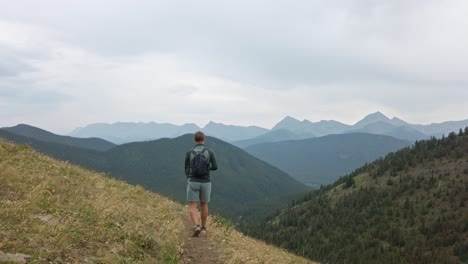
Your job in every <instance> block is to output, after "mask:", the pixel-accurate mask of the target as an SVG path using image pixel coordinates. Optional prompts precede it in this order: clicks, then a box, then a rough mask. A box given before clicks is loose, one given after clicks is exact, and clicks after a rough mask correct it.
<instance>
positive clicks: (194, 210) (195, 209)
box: [189, 202, 198, 226]
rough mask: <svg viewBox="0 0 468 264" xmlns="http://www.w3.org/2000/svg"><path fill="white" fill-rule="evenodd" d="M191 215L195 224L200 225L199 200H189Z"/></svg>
mask: <svg viewBox="0 0 468 264" xmlns="http://www.w3.org/2000/svg"><path fill="white" fill-rule="evenodd" d="M189 209H190V217H192V222H193V225H194V226H197V225H198V202H189Z"/></svg>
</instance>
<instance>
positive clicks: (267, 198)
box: [0, 129, 310, 222]
mask: <svg viewBox="0 0 468 264" xmlns="http://www.w3.org/2000/svg"><path fill="white" fill-rule="evenodd" d="M0 137H3V138H5V139H8V140H10V141H13V142H15V143H20V144H28V145H30V146H32V147H33V148H35V149H37V150H39V151H40V152H42V153H45V154H47V155H50V156H52V157H55V158H58V159H61V160H65V161H69V162H71V163H74V164H77V165H80V166H83V167H86V168H90V169H93V170H96V171H100V172H104V173H106V174H108V175H111V176H113V177H116V178H118V179H122V180H125V181H127V182H129V183H132V184H138V185H142V186H144V187H145V188H147V189H149V190H151V191H155V192H157V193H160V194H163V195H165V196H167V197H170V198H172V199H175V200H177V201H179V202H182V203H185V195H186V182H187V179H186V176H185V174H184V159H185V153H186V152H187V151H189V149H190V148H192V147H193V144H194V143H193V135H191V134H187V135H184V136H181V137H178V138H174V139H169V138H165V139H159V140H154V141H147V142H135V143H128V144H123V145H119V146H116V147H114V148H112V149H110V150H108V151H106V152H99V151H94V150H89V149H83V148H77V147H73V146H69V145H63V144H57V143H51V142H44V141H40V140H36V139H32V138H27V137H24V136H21V135H16V134H12V133H10V132H8V131H6V130H1V129H0ZM207 146H208V147H210V148H212V149H213V150H214V151H215V153H216V155H217V160H218V165H219V170H218V171H215V172H213V173H212V183H213V191H212V202H211V209H212V211H213V212H218V213H220V214H222V215H223V216H225V217H229V218H231V219H233V220H235V221H239V222H248V221H249V219H250V220H251V219H253V218H256V217H259V216H262V215H264V214H265V213H266V212H271V210H274V209H275V208H280V207H284V206H287V202H288V201H289V200H290V199H292V198H293V197H297V195H298V194H300V193H302V194H303V193H304V192H306V191H308V190H310V189H309V188H308V187H307V186H305V185H303V184H302V183H300V182H298V181H296V180H294V179H293V178H291V176H289V175H287V174H286V173H284V172H283V171H281V170H279V169H277V168H275V167H273V166H271V165H270V164H268V163H266V162H264V161H261V160H259V159H257V158H255V157H253V156H252V155H250V154H248V153H247V152H245V151H244V150H242V149H239V148H237V147H235V146H233V145H231V144H229V143H226V142H224V141H221V140H219V139H216V138H212V137H208V138H207Z"/></svg>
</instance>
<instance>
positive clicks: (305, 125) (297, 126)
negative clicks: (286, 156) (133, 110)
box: [69, 111, 468, 144]
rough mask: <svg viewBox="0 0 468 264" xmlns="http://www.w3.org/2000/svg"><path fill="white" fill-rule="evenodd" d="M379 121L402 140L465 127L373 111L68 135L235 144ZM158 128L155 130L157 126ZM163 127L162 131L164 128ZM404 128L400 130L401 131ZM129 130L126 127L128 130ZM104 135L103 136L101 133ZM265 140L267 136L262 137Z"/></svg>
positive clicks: (115, 128) (338, 131) (355, 127)
mask: <svg viewBox="0 0 468 264" xmlns="http://www.w3.org/2000/svg"><path fill="white" fill-rule="evenodd" d="M376 122H383V123H387V124H390V125H392V126H393V127H390V128H389V130H388V131H384V132H382V134H384V135H395V136H397V137H399V138H400V139H406V140H411V141H414V140H421V139H426V138H429V137H431V136H436V137H440V136H442V135H443V134H445V135H446V134H448V133H450V132H453V131H456V130H458V129H459V128H462V127H465V126H468V119H464V120H459V121H445V122H441V123H431V124H427V125H421V124H411V123H408V122H406V121H404V120H402V119H400V118H398V117H392V118H389V117H387V116H385V115H384V114H383V113H382V112H380V111H377V112H375V113H371V114H368V115H366V116H365V117H363V118H362V119H361V120H359V121H357V122H356V123H355V124H353V125H348V124H344V123H341V122H339V121H335V120H321V121H318V122H311V121H309V120H307V119H304V120H302V121H300V120H298V119H295V118H294V117H291V116H286V117H285V118H283V119H282V120H280V121H279V122H278V123H277V124H275V125H274V126H273V127H272V128H271V129H267V128H263V127H259V126H239V125H225V124H222V123H216V122H214V121H210V122H209V123H208V124H207V125H205V126H204V127H200V126H198V125H196V124H184V125H180V126H178V125H171V124H169V123H163V124H158V123H155V122H150V123H142V122H138V123H136V122H120V123H114V124H105V123H98V124H99V125H100V126H108V127H109V129H108V132H105V133H104V132H103V131H99V130H96V131H93V129H94V128H93V127H95V126H96V124H90V125H88V126H86V127H82V128H79V129H75V130H74V131H73V132H71V133H70V134H69V135H71V136H76V137H83V136H86V137H89V136H95V137H100V138H104V139H106V140H109V141H111V142H114V143H117V144H121V143H128V142H132V141H145V140H153V139H158V138H163V137H171V138H173V137H177V136H180V135H183V134H185V133H194V132H195V131H197V130H202V131H204V132H206V133H207V134H209V135H211V136H214V137H217V138H220V139H223V140H225V141H228V142H236V141H241V140H251V139H254V138H257V137H261V136H263V135H265V134H268V133H269V132H272V131H274V130H278V129H288V130H290V131H291V132H293V133H294V134H297V135H298V138H312V137H317V136H325V135H329V134H342V133H349V132H352V131H356V130H359V131H360V132H369V133H371V131H365V130H363V129H364V128H365V127H366V126H368V125H370V124H372V123H376ZM119 124H127V125H129V126H134V127H136V126H138V125H139V124H140V126H141V125H142V124H147V125H153V126H155V128H153V130H148V131H146V132H144V133H143V132H140V133H137V132H131V131H127V132H125V131H121V128H119V127H118V125H119ZM158 126H159V127H158ZM164 126H166V128H164ZM167 126H172V128H171V129H172V130H170V131H167V129H168V128H167ZM402 126H404V129H401V128H402ZM408 127H411V128H412V129H414V130H416V131H417V132H416V131H413V132H411V133H408ZM129 129H130V128H129ZM103 133H104V134H103ZM265 137H268V136H265ZM281 139H282V138H281V137H278V138H273V139H272V141H270V142H274V141H280V140H281ZM253 142H255V140H254V141H253Z"/></svg>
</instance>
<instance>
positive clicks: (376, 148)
mask: <svg viewBox="0 0 468 264" xmlns="http://www.w3.org/2000/svg"><path fill="white" fill-rule="evenodd" d="M408 145H410V142H409V141H406V140H401V139H396V138H394V137H390V136H385V135H374V134H368V133H347V134H336V135H328V136H323V137H317V138H310V139H303V140H291V141H281V142H274V143H272V142H269V143H262V144H256V145H252V146H248V147H247V148H245V150H246V151H247V152H249V153H250V154H252V155H254V156H256V157H258V158H260V159H262V160H264V161H266V162H268V163H270V164H273V165H274V166H276V167H278V168H280V169H281V170H283V171H285V172H286V173H288V174H289V175H291V176H293V177H294V178H296V179H297V180H299V181H301V182H303V183H305V184H308V185H315V184H317V185H320V184H330V183H332V182H333V181H335V180H336V179H338V178H339V177H340V176H343V175H345V174H347V173H349V172H351V171H353V170H354V169H356V168H359V167H360V166H362V165H363V164H364V163H366V162H371V161H374V160H376V159H378V158H379V157H382V156H385V155H386V154H387V153H389V152H392V151H396V150H399V149H401V148H404V147H406V146H408Z"/></svg>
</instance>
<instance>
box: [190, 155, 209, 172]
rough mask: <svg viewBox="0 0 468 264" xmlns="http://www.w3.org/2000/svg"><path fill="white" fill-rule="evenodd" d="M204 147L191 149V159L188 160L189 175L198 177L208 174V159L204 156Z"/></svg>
mask: <svg viewBox="0 0 468 264" xmlns="http://www.w3.org/2000/svg"><path fill="white" fill-rule="evenodd" d="M205 151H207V149H206V148H203V149H202V150H201V151H199V152H198V151H195V150H192V155H193V159H192V160H191V161H190V170H191V175H192V176H193V177H195V178H200V177H203V176H205V175H207V174H208V171H209V169H208V167H209V161H208V159H207V158H206V156H205V154H204V153H205Z"/></svg>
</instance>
